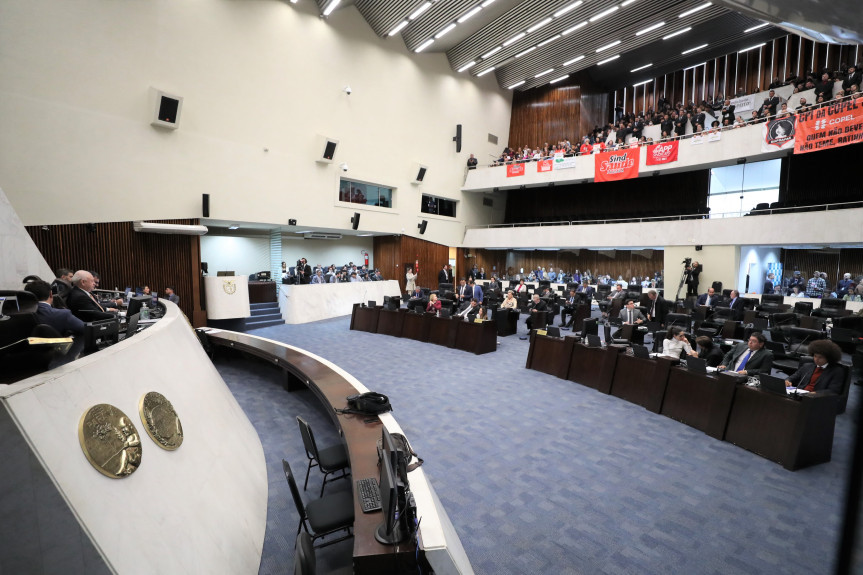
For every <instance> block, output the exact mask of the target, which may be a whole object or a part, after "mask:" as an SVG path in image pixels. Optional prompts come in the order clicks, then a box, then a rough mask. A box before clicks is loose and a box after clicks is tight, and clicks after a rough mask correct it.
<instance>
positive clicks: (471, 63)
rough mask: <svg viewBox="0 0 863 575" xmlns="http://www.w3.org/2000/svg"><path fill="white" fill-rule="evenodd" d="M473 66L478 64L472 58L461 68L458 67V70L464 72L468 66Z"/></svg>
mask: <svg viewBox="0 0 863 575" xmlns="http://www.w3.org/2000/svg"><path fill="white" fill-rule="evenodd" d="M471 66H476V60H471V61H470V62H468V63H467V64H465V65H464V66H462V67H461V68H459V69H458V71H459V72H464V71H465V70H467V69H468V68H470V67H471Z"/></svg>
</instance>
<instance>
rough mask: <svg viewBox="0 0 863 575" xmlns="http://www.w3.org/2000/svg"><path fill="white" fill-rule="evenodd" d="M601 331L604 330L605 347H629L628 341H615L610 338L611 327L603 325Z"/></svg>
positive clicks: (618, 339) (619, 339)
mask: <svg viewBox="0 0 863 575" xmlns="http://www.w3.org/2000/svg"><path fill="white" fill-rule="evenodd" d="M603 329H604V330H605V345H612V344H614V345H629V340H628V339H621V338H617V339H615V338H612V337H611V325H609V324H605V325H604V326H603Z"/></svg>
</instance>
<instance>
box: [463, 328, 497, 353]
mask: <svg viewBox="0 0 863 575" xmlns="http://www.w3.org/2000/svg"><path fill="white" fill-rule="evenodd" d="M458 324H459V325H458V328H457V329H456V336H455V347H456V349H460V350H462V351H469V352H471V353H475V354H477V355H482V354H484V353H489V352H492V351H496V350H497V326H496V325H495V324H494V322H493V321H484V322H482V323H475V322H472V321H470V322H468V321H460V322H458Z"/></svg>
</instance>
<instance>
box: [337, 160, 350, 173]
mask: <svg viewBox="0 0 863 575" xmlns="http://www.w3.org/2000/svg"><path fill="white" fill-rule="evenodd" d="M339 167H340V168H341V169H342V171H343V172H347V171H348V165H347V163H345V162H342V163H341V164H339Z"/></svg>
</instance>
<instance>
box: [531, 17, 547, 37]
mask: <svg viewBox="0 0 863 575" xmlns="http://www.w3.org/2000/svg"><path fill="white" fill-rule="evenodd" d="M549 22H551V18H546V19H545V20H542V21H540V22H537V23H536V24H534V25H533V26H531V27H530V28H528V29H527V33H528V34H533V33H534V32H536V31H537V30H539V29H540V28H542V27H543V26H545V25H546V24H548V23H549Z"/></svg>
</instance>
